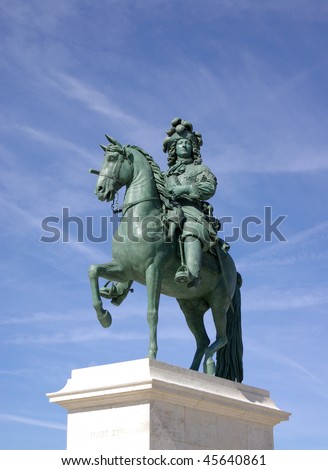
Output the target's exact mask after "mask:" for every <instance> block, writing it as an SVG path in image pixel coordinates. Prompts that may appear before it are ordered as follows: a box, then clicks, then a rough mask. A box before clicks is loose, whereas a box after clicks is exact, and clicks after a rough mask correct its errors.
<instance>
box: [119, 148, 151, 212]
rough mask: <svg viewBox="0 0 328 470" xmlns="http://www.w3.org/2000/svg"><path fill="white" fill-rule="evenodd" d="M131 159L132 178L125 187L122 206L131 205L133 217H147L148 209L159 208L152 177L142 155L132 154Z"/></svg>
mask: <svg viewBox="0 0 328 470" xmlns="http://www.w3.org/2000/svg"><path fill="white" fill-rule="evenodd" d="M132 158H133V178H132V181H131V183H130V184H129V185H128V187H127V190H126V194H125V197H124V205H125V206H128V205H130V204H133V213H134V215H149V210H150V209H153V208H158V207H160V198H159V195H158V191H157V188H156V183H155V179H154V175H153V172H152V170H151V167H150V165H149V163H148V161H147V159H146V158H145V157H144V156H143V155H142V154H140V153H139V152H138V153H133V156H132ZM156 200H157V201H156Z"/></svg>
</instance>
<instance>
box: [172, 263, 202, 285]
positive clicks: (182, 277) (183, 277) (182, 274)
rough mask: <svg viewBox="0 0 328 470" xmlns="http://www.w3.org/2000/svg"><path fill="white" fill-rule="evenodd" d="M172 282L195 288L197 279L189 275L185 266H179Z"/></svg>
mask: <svg viewBox="0 0 328 470" xmlns="http://www.w3.org/2000/svg"><path fill="white" fill-rule="evenodd" d="M174 280H175V282H176V283H177V284H188V287H193V286H195V287H197V285H198V280H199V278H198V276H194V275H193V274H191V272H190V271H189V269H188V268H187V266H180V268H179V269H178V270H177V272H176V274H175V277H174Z"/></svg>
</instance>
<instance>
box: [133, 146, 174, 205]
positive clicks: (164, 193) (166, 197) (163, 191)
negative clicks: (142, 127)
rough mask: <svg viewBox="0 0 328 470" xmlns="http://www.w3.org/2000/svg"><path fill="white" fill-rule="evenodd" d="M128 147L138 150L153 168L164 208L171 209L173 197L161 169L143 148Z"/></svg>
mask: <svg viewBox="0 0 328 470" xmlns="http://www.w3.org/2000/svg"><path fill="white" fill-rule="evenodd" d="M126 147H127V148H132V149H135V150H137V151H138V152H140V153H141V154H142V155H143V156H144V157H145V158H146V160H147V162H148V163H149V166H150V168H151V171H152V172H153V175H154V179H155V184H156V188H157V191H158V195H159V198H160V200H161V201H162V203H163V205H164V207H166V208H170V207H171V203H170V200H171V197H172V196H171V194H170V193H169V191H168V190H167V187H166V184H165V180H164V177H163V173H162V171H161V169H160V167H159V166H158V164H157V163H156V162H155V161H154V159H153V157H152V156H151V155H149V154H148V153H147V152H145V151H144V150H143V149H142V148H140V147H137V146H136V145H126Z"/></svg>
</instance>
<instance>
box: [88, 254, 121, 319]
mask: <svg viewBox="0 0 328 470" xmlns="http://www.w3.org/2000/svg"><path fill="white" fill-rule="evenodd" d="M100 277H101V278H104V279H107V280H115V281H123V280H125V279H123V271H122V269H121V267H120V266H119V265H118V263H117V262H116V261H112V262H110V263H106V264H92V265H91V266H90V268H89V279H90V283H91V293H92V304H93V307H94V309H95V310H96V313H97V318H98V320H99V322H100V324H101V325H102V326H103V327H104V328H108V327H109V326H110V325H111V324H112V317H111V314H110V313H109V312H108V310H105V309H104V308H103V304H102V300H101V297H100V291H99V278H100Z"/></svg>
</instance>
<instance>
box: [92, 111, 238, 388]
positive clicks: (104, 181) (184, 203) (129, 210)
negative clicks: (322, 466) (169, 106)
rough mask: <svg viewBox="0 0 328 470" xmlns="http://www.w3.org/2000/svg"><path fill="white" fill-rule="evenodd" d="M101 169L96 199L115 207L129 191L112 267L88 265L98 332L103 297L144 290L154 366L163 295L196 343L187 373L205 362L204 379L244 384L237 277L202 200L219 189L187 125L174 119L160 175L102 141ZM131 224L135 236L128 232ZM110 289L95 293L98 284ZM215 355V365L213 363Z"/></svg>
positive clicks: (138, 152)
mask: <svg viewBox="0 0 328 470" xmlns="http://www.w3.org/2000/svg"><path fill="white" fill-rule="evenodd" d="M106 137H107V139H108V141H109V145H107V146H102V148H103V149H104V152H105V155H104V162H103V166H102V168H101V170H100V171H97V170H91V172H92V173H95V174H97V175H98V181H97V185H96V191H95V192H96V195H97V197H98V198H99V199H100V200H101V201H107V202H109V201H113V200H114V198H115V195H116V193H117V191H118V190H119V189H120V188H122V187H123V186H126V193H125V197H124V203H123V207H122V219H121V223H120V224H119V226H118V229H117V232H116V234H115V235H114V237H113V240H112V256H113V259H112V261H111V262H110V263H106V264H100V265H91V266H90V268H89V278H90V282H91V290H92V300H93V306H94V308H95V310H96V313H97V317H98V320H99V321H100V323H101V325H102V326H103V327H109V326H110V325H111V322H112V317H111V315H110V313H109V312H108V311H107V310H105V309H104V308H103V304H102V297H104V298H107V299H111V302H112V303H113V304H114V305H119V304H120V303H121V302H122V301H123V300H124V298H125V297H126V295H127V294H128V292H129V291H130V288H131V285H132V282H133V281H137V282H139V283H141V284H145V285H146V286H147V294H148V308H147V319H148V323H149V328H150V342H149V357H150V358H153V359H155V358H156V354H157V350H158V346H157V323H158V309H159V301H160V294H161V293H162V294H164V295H168V296H171V297H174V298H176V299H177V302H178V304H179V306H180V308H181V310H182V312H183V313H184V315H185V318H186V321H187V324H188V326H189V328H190V330H191V332H192V333H193V335H194V337H195V341H196V352H195V355H194V358H193V361H192V364H191V369H193V370H198V369H199V366H200V364H201V361H202V359H203V358H204V365H203V369H204V372H205V373H208V374H211V375H217V376H220V377H224V378H227V379H230V380H236V381H239V382H241V381H242V378H243V366H242V350H243V347H242V338H241V316H240V286H241V277H240V275H239V274H238V273H237V271H236V268H235V264H234V262H233V260H232V258H231V256H230V255H229V253H228V251H227V249H226V248H227V245H226V244H224V243H223V242H222V240H220V239H219V238H218V237H217V236H216V229H217V228H218V223H217V221H216V219H215V218H214V217H213V214H212V208H211V206H210V205H209V204H208V203H205V202H204V200H205V199H208V198H210V197H211V196H212V195H213V194H214V193H215V189H216V178H215V176H214V175H213V174H212V173H211V172H210V170H209V169H208V168H207V167H206V166H205V165H203V164H202V161H201V156H200V151H199V149H200V146H201V143H202V140H201V135H200V134H198V133H196V132H193V129H192V125H191V123H189V122H188V121H183V120H181V119H180V118H176V119H174V120H173V121H172V128H171V129H170V130H169V131H168V137H167V138H166V139H165V141H164V151H168V154H169V158H168V161H169V169H168V171H167V172H165V173H163V172H162V171H161V170H160V168H159V166H158V165H157V164H156V163H155V161H154V160H153V158H152V157H151V156H150V155H148V154H147V153H146V152H145V151H144V150H142V149H141V148H139V147H136V146H132V145H124V146H122V145H121V144H120V143H119V142H117V141H116V140H115V139H113V138H111V137H109V136H106ZM130 223H132V232H131V224H130ZM100 277H101V278H103V279H106V280H107V281H109V282H112V285H111V286H110V287H108V284H109V282H107V284H106V285H105V286H104V287H103V288H101V289H100V287H99V278H100ZM209 308H210V309H211V311H212V315H213V320H214V325H215V329H216V336H215V339H214V341H212V342H211V341H210V339H209V337H208V335H207V332H206V330H205V326H204V314H205V313H206V311H207V310H208V309H209ZM215 353H217V361H216V365H215V363H214V361H213V355H214V354H215Z"/></svg>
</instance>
